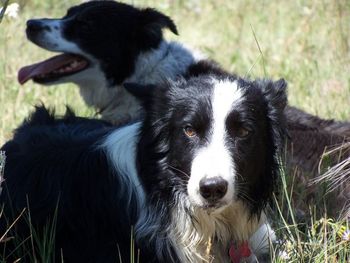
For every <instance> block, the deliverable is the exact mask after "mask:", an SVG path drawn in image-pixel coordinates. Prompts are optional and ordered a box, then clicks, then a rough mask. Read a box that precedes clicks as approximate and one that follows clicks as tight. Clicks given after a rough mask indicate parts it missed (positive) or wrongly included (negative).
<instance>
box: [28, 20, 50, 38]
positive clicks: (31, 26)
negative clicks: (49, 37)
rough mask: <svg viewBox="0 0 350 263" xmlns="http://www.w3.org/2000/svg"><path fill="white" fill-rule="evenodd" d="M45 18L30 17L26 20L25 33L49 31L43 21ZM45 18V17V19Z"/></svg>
mask: <svg viewBox="0 0 350 263" xmlns="http://www.w3.org/2000/svg"><path fill="white" fill-rule="evenodd" d="M44 20H45V19H30V20H28V21H27V33H28V34H36V33H39V32H40V31H42V30H47V31H50V27H49V26H48V25H47V24H46V23H45V22H44ZM46 20H47V19H46Z"/></svg>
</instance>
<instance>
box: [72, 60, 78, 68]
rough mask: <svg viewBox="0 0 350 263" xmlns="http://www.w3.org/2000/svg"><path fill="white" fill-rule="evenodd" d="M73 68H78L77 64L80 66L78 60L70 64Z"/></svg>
mask: <svg viewBox="0 0 350 263" xmlns="http://www.w3.org/2000/svg"><path fill="white" fill-rule="evenodd" d="M70 66H71V67H72V68H76V67H77V66H79V63H78V61H76V60H74V61H73V63H72V64H71V65H70Z"/></svg>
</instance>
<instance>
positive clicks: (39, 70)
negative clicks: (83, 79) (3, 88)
mask: <svg viewBox="0 0 350 263" xmlns="http://www.w3.org/2000/svg"><path fill="white" fill-rule="evenodd" d="M88 66H89V61H88V60H87V59H86V58H84V57H82V56H79V55H75V54H68V53H64V54H61V55H57V56H54V57H52V58H49V59H47V60H44V61H42V62H39V63H35V64H33V65H29V66H25V67H23V68H21V69H20V70H19V72H18V81H19V83H20V84H24V83H26V82H27V81H28V80H30V79H32V80H33V81H35V82H37V83H40V84H44V83H49V82H53V81H56V80H58V79H60V78H61V77H65V76H68V75H73V74H76V73H78V72H80V71H83V70H84V69H86V68H87V67H88Z"/></svg>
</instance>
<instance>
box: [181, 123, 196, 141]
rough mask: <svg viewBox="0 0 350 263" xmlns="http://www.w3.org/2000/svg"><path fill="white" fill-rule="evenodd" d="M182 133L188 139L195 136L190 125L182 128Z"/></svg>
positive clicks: (194, 131)
mask: <svg viewBox="0 0 350 263" xmlns="http://www.w3.org/2000/svg"><path fill="white" fill-rule="evenodd" d="M184 133H185V134H186V136H187V137H190V138H192V137H194V136H196V135H197V133H196V130H195V129H194V128H193V127H191V126H190V125H187V126H185V127H184Z"/></svg>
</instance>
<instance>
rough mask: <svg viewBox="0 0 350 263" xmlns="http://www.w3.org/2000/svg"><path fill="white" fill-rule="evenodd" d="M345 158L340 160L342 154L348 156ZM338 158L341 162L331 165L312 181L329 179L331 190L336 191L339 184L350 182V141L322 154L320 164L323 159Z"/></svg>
mask: <svg viewBox="0 0 350 263" xmlns="http://www.w3.org/2000/svg"><path fill="white" fill-rule="evenodd" d="M346 155H348V157H346V158H344V159H343V160H340V156H346ZM328 157H330V158H338V157H339V163H337V164H336V165H334V166H332V167H330V168H329V169H328V170H327V171H326V172H325V173H324V174H322V175H320V176H318V177H316V178H315V179H314V180H313V181H312V182H311V183H312V184H315V183H320V182H324V181H329V182H330V185H329V191H334V190H335V189H336V188H338V186H339V185H342V184H344V183H346V182H349V183H350V142H346V143H343V144H341V145H340V146H337V147H335V148H333V149H331V150H329V151H328V152H325V153H324V154H323V156H322V160H321V162H320V166H321V165H322V161H323V160H324V159H326V158H328Z"/></svg>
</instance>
